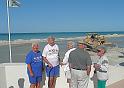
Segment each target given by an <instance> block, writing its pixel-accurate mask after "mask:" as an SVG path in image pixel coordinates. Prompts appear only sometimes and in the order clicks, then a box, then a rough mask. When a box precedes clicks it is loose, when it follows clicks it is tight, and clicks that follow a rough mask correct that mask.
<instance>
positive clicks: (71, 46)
mask: <svg viewBox="0 0 124 88" xmlns="http://www.w3.org/2000/svg"><path fill="white" fill-rule="evenodd" d="M74 46H75V44H74V42H72V41H68V42H67V48H68V51H67V52H66V53H65V56H64V59H63V62H62V65H64V66H65V67H64V71H65V76H66V78H67V83H69V88H71V85H70V83H71V73H70V68H69V63H68V58H69V54H70V52H71V51H73V50H75V49H76V48H74Z"/></svg>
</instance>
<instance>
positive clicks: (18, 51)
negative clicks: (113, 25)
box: [0, 31, 124, 63]
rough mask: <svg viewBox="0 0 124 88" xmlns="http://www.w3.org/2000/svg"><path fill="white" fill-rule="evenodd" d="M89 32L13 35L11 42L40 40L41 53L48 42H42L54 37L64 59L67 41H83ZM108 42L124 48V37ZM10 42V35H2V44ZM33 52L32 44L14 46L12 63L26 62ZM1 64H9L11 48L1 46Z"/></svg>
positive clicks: (0, 35) (109, 33)
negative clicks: (28, 54) (26, 58)
mask: <svg viewBox="0 0 124 88" xmlns="http://www.w3.org/2000/svg"><path fill="white" fill-rule="evenodd" d="M87 33H89V32H51V33H11V41H14V42H15V41H16V42H18V41H25V40H27V41H32V40H40V41H41V42H40V51H41V52H42V51H43V48H44V46H45V45H46V42H42V41H44V40H46V39H47V37H48V36H54V37H55V38H56V43H57V44H58V45H59V48H60V57H61V58H63V57H64V54H65V52H66V50H67V48H66V43H67V40H73V41H75V42H76V41H77V40H79V39H82V38H83V37H84V36H85V35H87ZM92 33H94V32H92ZM95 33H98V34H100V35H113V34H118V35H120V34H124V31H123V32H122V31H121V32H120V31H118V32H95ZM106 40H107V42H112V43H115V44H116V46H118V47H120V48H124V36H122V37H110V38H107V39H106ZM5 41H8V34H6V33H0V43H2V42H5ZM30 50H31V44H30V43H27V44H17V45H16V44H14V45H12V61H13V63H20V62H25V56H26V54H27V53H28V52H29V51H30ZM0 63H9V46H8V45H2V46H0Z"/></svg>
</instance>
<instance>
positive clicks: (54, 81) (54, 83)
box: [53, 77, 56, 88]
mask: <svg viewBox="0 0 124 88" xmlns="http://www.w3.org/2000/svg"><path fill="white" fill-rule="evenodd" d="M55 86H56V77H53V88H55Z"/></svg>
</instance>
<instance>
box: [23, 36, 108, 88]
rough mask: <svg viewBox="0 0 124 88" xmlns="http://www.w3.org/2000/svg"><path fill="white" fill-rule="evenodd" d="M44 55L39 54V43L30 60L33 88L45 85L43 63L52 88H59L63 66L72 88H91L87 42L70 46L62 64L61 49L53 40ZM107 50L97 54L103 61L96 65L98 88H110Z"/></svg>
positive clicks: (29, 57) (50, 38) (28, 65)
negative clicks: (57, 83)
mask: <svg viewBox="0 0 124 88" xmlns="http://www.w3.org/2000/svg"><path fill="white" fill-rule="evenodd" d="M47 43H48V44H47V45H46V46H45V47H44V49H43V52H42V53H41V52H40V51H39V45H38V43H32V50H31V51H30V52H29V53H28V54H27V56H26V60H25V62H26V64H27V73H28V77H29V81H30V88H40V82H41V81H42V70H43V63H45V64H46V65H45V66H46V75H47V77H48V88H55V85H56V79H57V77H59V76H60V65H61V66H64V71H65V77H66V78H67V83H69V88H87V87H88V83H89V75H90V71H91V65H92V64H93V63H92V60H91V57H90V54H89V53H88V52H87V50H86V47H87V46H86V44H85V43H83V41H79V42H77V46H75V43H74V42H73V41H69V42H68V43H67V48H68V50H67V52H66V53H65V56H64V59H63V61H61V60H60V56H59V47H58V45H57V44H56V43H55V38H54V37H52V36H50V37H48V39H47ZM105 52H106V50H105V48H103V47H101V48H99V49H98V50H97V55H98V56H99V61H98V62H97V63H94V68H95V71H94V72H95V73H94V74H97V78H98V86H97V87H98V88H106V87H105V85H106V81H107V79H108V59H107V57H106V56H105Z"/></svg>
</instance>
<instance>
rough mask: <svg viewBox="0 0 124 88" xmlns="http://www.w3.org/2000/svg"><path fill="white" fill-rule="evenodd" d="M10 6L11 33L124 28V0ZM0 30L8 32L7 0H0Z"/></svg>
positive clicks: (48, 0) (29, 1)
mask: <svg viewBox="0 0 124 88" xmlns="http://www.w3.org/2000/svg"><path fill="white" fill-rule="evenodd" d="M18 1H19V2H20V3H21V7H19V8H10V9H9V11H10V22H11V32H15V33H26V32H32V33H34V32H38V33H40V32H85V31H88V32H89V31H124V0H18ZM0 33H7V15H6V0H0Z"/></svg>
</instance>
